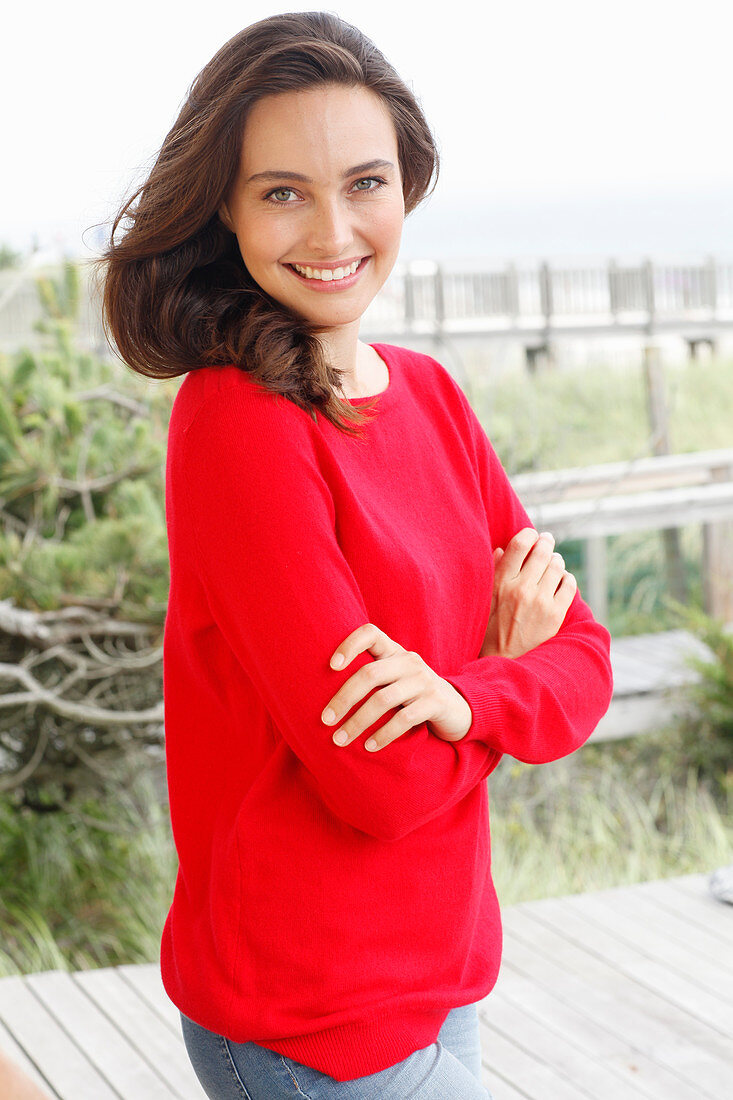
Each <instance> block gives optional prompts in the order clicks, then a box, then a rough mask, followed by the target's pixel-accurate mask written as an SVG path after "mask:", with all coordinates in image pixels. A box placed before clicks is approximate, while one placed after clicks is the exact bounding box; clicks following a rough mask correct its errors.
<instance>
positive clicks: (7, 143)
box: [0, 0, 733, 254]
mask: <svg viewBox="0 0 733 1100" xmlns="http://www.w3.org/2000/svg"><path fill="white" fill-rule="evenodd" d="M317 7H318V5H317V4H314V3H307V2H306V3H298V2H297V0H294V2H291V3H289V4H288V3H286V4H283V5H280V6H278V5H271V4H262V3H247V4H243V3H234V2H232V0H223V2H214V3H208V4H201V3H199V4H195V5H191V6H189V5H185V4H183V3H181V2H180V0H176V2H175V3H174V2H172V0H157V2H156V0H147V2H141V0H125V2H124V3H122V4H118V5H112V4H104V3H99V2H97V3H88V2H83V0H66V2H64V3H58V2H54V3H49V2H47V0H42V2H40V3H35V4H33V3H25V4H15V5H13V14H12V23H10V21H8V24H7V25H6V27H5V28H4V30H5V34H4V47H5V48H4V50H3V63H2V66H0V91H1V92H2V102H3V106H4V111H3V114H4V118H3V131H4V141H3V147H4V150H5V153H6V158H7V159H6V161H5V165H4V168H3V171H2V177H1V180H2V182H0V198H2V203H1V204H0V210H1V211H2V213H1V214H0V243H1V242H8V243H10V244H12V245H13V246H14V247H16V248H20V249H23V250H26V249H27V248H28V247H29V246H30V243H31V238H32V234H33V232H34V231H35V232H36V233H37V234H38V236H39V238H40V241H41V243H42V244H46V243H49V242H51V241H52V240H55V241H56V242H57V243H59V242H61V241H62V240H63V241H64V242H65V243H66V244H67V245H68V247H69V249H70V250H71V251H74V252H75V253H79V254H83V253H84V251H85V249H84V245H83V243H82V242H81V240H80V234H81V232H82V231H83V230H84V229H85V228H86V227H89V226H91V225H92V224H93V223H94V222H97V221H100V220H104V219H107V218H109V217H110V215H111V214H112V213H113V212H114V210H115V209H116V206H117V204H118V202H119V200H120V199H121V197H122V195H123V194H124V193H125V192H126V191H127V190H128V188H129V185H130V183H131V182H132V180H133V178H135V177H136V176H137V177H139V175H140V174H141V173H142V172H143V171H144V169H145V167H146V165H150V164H151V163H152V158H153V157H154V155H155V153H156V152H157V150H158V148H159V146H160V144H161V142H162V140H163V138H164V137H165V134H166V133H167V131H168V130H169V128H170V126H171V125H172V123H173V121H174V119H175V117H176V115H177V113H178V109H179V107H180V105H181V103H182V101H183V99H184V97H185V94H186V90H187V88H188V87H189V85H190V84H191V82H192V81H193V79H194V77H195V76H196V74H197V73H198V72H199V70H200V69H201V68H202V67H203V66H204V65H205V64H206V62H207V61H208V60H209V59H210V57H211V56H212V55H213V54H214V53H215V52H216V50H218V49H219V47H220V46H222V45H223V44H224V42H225V41H227V39H229V38H230V37H231V36H232V35H233V34H235V33H236V32H237V31H239V30H240V29H241V28H242V27H244V26H246V25H248V24H249V23H252V22H254V21H255V20H257V19H260V18H263V17H264V16H267V15H272V14H275V13H276V12H281V11H295V10H301V11H308V10H312V9H315V8H317ZM328 10H331V11H335V12H337V14H338V15H340V16H342V17H343V18H344V19H346V20H348V21H349V22H351V23H354V24H355V25H356V26H358V27H360V29H362V30H363V31H364V32H365V33H366V34H367V35H369V37H370V38H372V39H373V40H374V42H375V43H376V45H377V46H378V47H379V48H380V49H381V50H382V52H383V53H384V54H385V55H386V56H387V58H388V59H389V60H390V61H391V62H392V63H393V64H394V65H395V67H396V68H397V70H398V72H399V73H400V74H401V75H402V77H403V78H404V79H405V80H407V82H408V83H410V84H411V85H412V87H413V89H414V91H415V92H416V93H417V95H418V97H419V98H420V100H421V102H422V105H423V108H424V110H425V112H426V115H427V118H428V121H429V123H430V125H431V127H432V129H433V131H434V133H435V134H436V137H437V139H438V144H439V148H440V151H441V154H442V169H441V178H440V182H439V184H438V188H437V190H436V192H435V196H434V198H433V199H432V200H431V202H430V203H429V204H428V205H427V206H426V207H425V210H424V213H422V214H420V213H417V214H416V215H415V217H416V218H417V217H420V216H422V217H427V216H428V211H429V208H430V206H431V204H434V205H435V206H436V207H439V206H440V205H441V204H450V205H451V206H453V207H454V208H456V207H460V206H462V207H463V208H465V211H466V214H467V216H468V217H470V214H471V210H472V209H474V208H476V209H478V208H479V207H481V208H486V207H489V208H490V207H491V205H492V203H498V202H501V201H503V200H507V201H508V199H509V197H511V201H512V202H514V203H515V204H516V203H519V204H520V205H521V203H522V202H525V201H526V202H527V203H528V204H531V203H533V202H534V203H536V202H537V201H538V200H542V199H549V200H551V201H554V200H556V199H560V200H568V199H571V200H572V198H573V196H577V197H578V200H579V201H580V200H581V199H582V200H584V201H587V200H588V198H589V197H591V198H595V197H599V198H602V197H604V196H605V198H606V199H609V196H610V195H611V194H613V192H614V191H615V190H616V189H617V188H621V189H622V190H623V191H624V192H625V193H633V192H639V193H649V192H653V193H654V195H655V196H660V195H665V194H670V195H671V194H675V193H676V194H681V193H685V192H690V191H700V190H704V189H706V188H709V187H714V188H717V189H718V193H720V192H721V190H722V189H724V188H725V187H726V186H727V185H728V184H730V185H731V196H732V197H733V149H732V147H731V137H730V134H731V129H733V127H732V125H731V105H732V104H731V101H732V98H733V80H732V79H731V42H732V41H733V34H732V33H731V32H733V2H732V0H685V2H682V3H675V2H674V0H615V2H614V3H612V4H610V3H605V4H602V3H600V2H599V0H502V3H497V2H486V0H484V2H481V3H470V2H468V0H455V2H453V3H445V2H443V3H440V4H426V3H423V4H419V5H418V6H417V7H413V6H411V5H410V6H408V5H406V4H405V5H402V4H400V3H398V2H397V0H370V2H369V3H360V4H356V3H341V4H337V5H334V6H332V7H329V8H328ZM416 15H417V18H416ZM9 28H10V29H9ZM609 201H610V200H609ZM474 204H475V206H474ZM91 239H93V238H92V237H91V233H87V241H88V242H89V241H90V240H91ZM87 254H88V252H87Z"/></svg>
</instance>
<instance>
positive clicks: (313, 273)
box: [293, 260, 361, 283]
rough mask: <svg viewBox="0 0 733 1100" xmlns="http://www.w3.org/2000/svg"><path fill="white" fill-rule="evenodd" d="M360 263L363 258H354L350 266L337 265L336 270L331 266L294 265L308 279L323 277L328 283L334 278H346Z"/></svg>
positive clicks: (323, 280)
mask: <svg viewBox="0 0 733 1100" xmlns="http://www.w3.org/2000/svg"><path fill="white" fill-rule="evenodd" d="M360 263H361V260H354V262H353V264H349V266H348V267H337V268H336V269H335V270H334V271H332V270H331V268H323V269H321V268H318V267H301V266H300V264H293V267H294V268H295V270H296V271H297V272H298V273H299V274H300V275H304V276H305V277H306V279H321V280H322V282H324V283H328V282H332V281H333V280H334V279H344V278H345V277H346V276H347V275H353V274H354V272H355V271H356V269H357V267H358V266H359V264H360Z"/></svg>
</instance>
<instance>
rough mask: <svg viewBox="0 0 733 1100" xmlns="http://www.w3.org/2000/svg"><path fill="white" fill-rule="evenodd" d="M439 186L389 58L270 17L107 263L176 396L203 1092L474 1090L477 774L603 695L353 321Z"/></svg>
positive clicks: (178, 693) (483, 873) (470, 424)
mask: <svg viewBox="0 0 733 1100" xmlns="http://www.w3.org/2000/svg"><path fill="white" fill-rule="evenodd" d="M437 172H438V154H437V150H436V148H435V143H434V140H433V137H432V135H431V132H430V129H429V127H428V125H427V123H426V121H425V118H424V116H423V113H422V111H421V108H420V105H419V103H418V101H417V100H416V98H415V96H414V95H413V93H412V92H411V91H410V90H409V88H408V87H407V86H406V85H405V83H404V82H403V81H402V80H401V79H400V78H399V76H398V75H397V73H396V72H395V71H394V69H393V68H392V66H391V65H390V64H389V63H388V62H387V61H386V60H385V58H384V57H383V56H382V54H381V53H380V52H379V51H378V50H377V49H376V48H375V46H374V45H373V44H372V43H371V42H370V41H369V39H367V38H366V37H365V36H364V35H363V34H362V33H360V32H359V31H358V30H357V29H356V28H355V27H352V26H351V25H349V24H348V23H345V22H343V21H342V20H340V19H339V18H337V17H336V16H335V15H333V14H331V13H329V12H307V13H301V14H284V15H276V16H273V17H272V18H269V19H263V20H262V21H260V22H257V23H255V24H253V25H252V26H249V27H247V28H246V29H245V30H243V31H242V32H240V33H239V34H237V35H235V36H234V38H232V39H231V40H230V41H229V42H227V43H226V44H225V45H224V46H223V47H222V48H221V49H220V50H219V52H218V53H217V54H216V55H215V56H214V57H213V58H212V60H211V61H210V62H209V63H208V64H207V65H206V66H205V68H204V69H203V70H202V71H201V73H200V74H199V76H198V77H197V79H196V80H195V81H194V83H193V85H192V87H191V89H190V91H189V94H188V98H187V99H186V102H185V104H184V106H183V108H182V110H181V113H180V115H179V117H178V119H177V120H176V122H175V124H174V126H173V128H172V129H171V131H170V133H169V134H168V136H167V137H166V139H165V141H164V143H163V146H162V148H161V150H160V154H159V156H158V158H157V161H156V163H155V166H154V168H153V169H152V171H151V173H150V175H149V178H148V179H147V181H146V183H145V184H144V185H143V186H142V187H141V188H140V189H139V190H138V191H137V192H136V195H135V196H133V200H134V199H135V198H137V199H138V202H137V205H136V207H134V208H133V206H132V202H133V200H130V202H128V203H127V204H126V205H125V207H123V210H122V211H121V212H120V215H119V216H118V218H117V219H116V221H115V223H114V229H113V234H114V230H115V229H116V228H117V225H118V223H119V221H120V218H121V217H122V215H123V214H125V215H126V216H127V217H128V218H129V219H130V222H131V224H130V226H129V228H128V229H127V232H126V233H125V235H124V236H123V237H122V238H121V240H119V241H118V242H114V243H112V244H111V245H110V248H109V249H108V252H107V254H106V256H105V257H104V258H103V260H104V261H105V286H104V300H105V315H106V318H107V321H108V324H109V328H110V329H111V332H112V334H113V336H114V338H115V341H116V344H117V347H118V349H119V351H120V354H121V356H122V358H123V359H124V361H125V362H126V363H127V364H129V366H130V367H132V369H134V370H136V371H138V372H140V373H141V374H143V375H146V376H148V377H153V378H172V377H175V376H176V375H181V374H185V376H186V377H185V378H184V380H183V383H182V385H181V386H180V388H179V390H178V392H177V394H176V398H175V402H174V405H173V410H172V414H171V419H170V425H169V436H168V454H167V466H166V518H167V525H168V539H169V553H170V567H171V578H170V582H171V583H170V595H169V604H168V613H167V618H166V627H165V643H164V700H165V715H166V720H165V726H166V753H167V769H168V788H169V797H170V812H171V821H172V828H173V834H174V838H175V842H176V847H177V851H178V856H179V864H180V867H179V873H178V878H177V882H176V886H175V893H174V897H173V901H172V905H171V908H170V912H169V914H168V918H167V920H166V923H165V927H164V929H163V934H162V944H161V970H162V977H163V982H164V984H165V988H166V990H167V992H168V994H169V996H170V997H171V999H172V1001H173V1002H174V1004H175V1005H176V1006H177V1007H178V1008H179V1010H180V1013H181V1023H182V1029H183V1036H184V1040H185V1044H186V1048H187V1050H188V1053H189V1056H190V1058H191V1061H192V1063H193V1066H194V1068H195V1070H196V1073H197V1075H198V1077H199V1079H200V1081H201V1083H202V1086H203V1088H204V1089H205V1091H206V1094H207V1095H208V1096H209V1097H211V1098H212V1100H214V1098H216V1100H229V1098H234V1097H250V1098H252V1100H279V1098H280V1097H295V1096H299V1097H302V1096H307V1097H310V1098H312V1100H316V1098H318V1100H320V1098H322V1097H323V1098H325V1097H338V1098H347V1097H348V1098H349V1100H356V1098H359V1100H365V1098H374V1100H376V1098H379V1100H397V1098H399V1100H404V1098H407V1097H415V1098H421V1100H446V1098H448V1097H456V1098H458V1097H460V1098H463V1100H473V1098H476V1100H478V1098H484V1100H485V1098H486V1097H489V1093H488V1091H487V1089H486V1088H485V1087H484V1085H483V1084H482V1082H481V1056H480V1046H479V1036H478V1020H477V1012H476V1005H477V1003H478V1002H479V1001H481V999H482V998H484V997H485V996H486V995H487V994H488V993H489V992H490V990H491V988H492V986H493V985H494V983H495V981H496V977H497V973H498V970H499V962H500V955H501V925H500V914H499V906H498V902H497V898H496V893H495V891H494V887H493V884H492V879H491V869H490V847H489V814H488V793H487V784H486V782H485V781H486V778H487V776H488V775H489V774H490V773H491V771H492V770H493V769H494V768H495V767H496V765H497V764H498V762H499V760H500V758H501V756H502V754H503V753H508V754H510V755H512V756H514V757H516V758H517V759H519V760H523V761H528V762H532V763H542V762H543V761H549V760H554V759H556V758H558V757H561V756H563V755H566V754H568V753H570V752H572V751H573V750H575V749H576V748H577V747H578V746H579V745H581V744H582V743H583V742H584V741H585V740H586V739H587V738H588V736H589V735H590V733H591V732H592V730H593V729H594V727H595V725H596V724H597V722H598V720H599V719H600V718H601V716H602V715H603V713H604V712H605V710H606V708H607V706H608V703H609V701H610V696H611V673H610V664H609V636H608V632H607V631H606V630H605V628H604V627H603V626H601V625H600V624H598V623H597V622H596V621H595V620H594V619H593V616H592V615H591V612H590V610H589V608H588V606H587V605H586V604H585V603H584V602H583V600H582V599H581V597H580V595H579V593H578V591H577V585H576V584H575V581H574V578H573V577H572V576H571V575H570V574H569V573H567V571H565V570H564V563H563V561H562V559H561V558H560V556H559V555H558V554H556V553H553V545H554V544H553V539H552V536H551V535H546V534H543V535H539V534H538V532H537V531H536V530H534V528H533V527H532V525H531V524H530V522H529V519H528V517H527V513H526V512H525V510H524V509H523V507H522V505H521V503H520V502H519V500H518V499H517V497H516V495H515V493H514V492H513V490H512V488H511V486H510V484H509V481H508V479H507V476H506V474H505V472H504V470H503V469H502V466H501V464H500V462H499V460H498V458H497V456H496V454H495V452H494V450H493V448H492V446H491V444H490V442H489V440H488V438H487V437H486V434H485V432H484V431H483V428H482V427H481V425H480V423H479V421H478V420H477V418H476V416H475V414H474V413H473V411H472V409H471V407H470V405H469V403H468V401H467V399H466V397H465V396H464V394H463V392H462V390H461V389H460V387H459V386H458V385H457V383H456V382H454V380H453V379H452V378H451V376H450V374H449V373H448V372H447V371H446V370H445V368H444V367H443V366H441V364H440V363H438V362H437V361H436V360H435V359H434V358H432V357H431V356H429V355H426V354H423V353H418V352H415V351H411V350H409V349H406V348H402V347H398V346H396V345H392V344H384V343H375V344H367V343H364V342H363V341H361V340H359V337H358V332H359V322H360V319H361V317H362V315H363V313H364V311H365V310H366V308H367V306H368V305H369V304H370V302H372V301H373V299H374V297H375V295H376V294H377V293H378V291H379V290H380V288H381V287H382V286H383V285H384V283H385V281H386V280H387V278H388V276H389V274H390V272H391V270H392V268H393V266H394V263H395V261H396V259H397V256H398V253H399V248H400V239H401V231H402V226H403V222H404V218H405V216H406V215H407V214H409V213H411V212H412V211H413V210H414V209H415V208H416V206H417V205H418V203H420V202H421V200H422V199H423V198H424V197H425V196H426V195H427V194H428V193H429V187H430V184H431V181H432V180H433V177H435V178H437ZM433 185H434V184H433ZM486 1057H487V1061H488V1064H489V1065H490V1064H491V1051H487V1052H486Z"/></svg>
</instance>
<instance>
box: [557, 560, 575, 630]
mask: <svg viewBox="0 0 733 1100" xmlns="http://www.w3.org/2000/svg"><path fill="white" fill-rule="evenodd" d="M577 591H578V582H577V580H576V579H575V577H574V576H573V574H572V573H568V571H567V569H566V570H565V572H564V573H563V575H562V577H561V579H560V585H559V587H558V589H557V591H556V593H555V604H556V605H557V606H558V607H559V608H560V610H561V611H562V613H563V618H564V617H565V615H566V613H567V611H568V608H569V607H570V605H571V603H572V602H573V600H574V599H575V593H576V592H577Z"/></svg>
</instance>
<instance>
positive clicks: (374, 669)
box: [322, 623, 473, 752]
mask: <svg viewBox="0 0 733 1100" xmlns="http://www.w3.org/2000/svg"><path fill="white" fill-rule="evenodd" d="M367 652H368V653H371V654H372V656H373V657H375V658H376V660H374V661H372V662H371V663H370V664H366V665H363V666H362V667H361V668H359V669H357V671H356V672H355V673H354V675H353V676H351V677H350V678H349V679H348V680H346V682H345V683H343V684H342V685H341V687H340V688H339V690H338V691H337V692H336V694H335V695H334V696H333V698H332V699H331V700H330V702H329V703H327V704H326V708H324V715H325V710H326V709H328V708H330V709H331V710H332V711H333V712H334V714H335V717H334V719H333V720H332V721H330V722H326V724H327V725H335V724H336V723H338V722H340V721H341V718H342V717H343V716H344V715H345V714H348V713H349V711H350V710H351V709H352V707H353V706H355V705H356V703H358V702H359V700H360V699H363V698H364V696H365V695H369V692H373V694H371V695H369V698H368V699H367V700H366V702H365V703H364V705H363V706H361V707H359V709H358V710H357V711H355V712H354V714H352V715H351V717H350V718H348V719H347V721H346V722H343V723H342V724H341V725H339V726H338V730H337V732H338V731H339V730H344V731H345V733H346V740H345V741H344V744H345V745H349V744H351V742H352V741H354V740H355V739H356V738H357V737H358V736H359V735H360V734H361V733H363V732H364V730H365V729H367V728H368V727H369V726H371V725H373V724H374V722H376V721H378V719H380V718H381V717H382V716H383V715H384V714H386V713H387V711H389V710H392V709H393V708H394V707H401V708H402V709H401V710H399V711H398V712H397V714H395V715H394V717H393V718H390V720H389V722H387V723H386V725H384V726H382V727H381V729H379V730H377V731H376V733H373V734H372V735H371V737H370V738H369V740H368V741H367V742H366V743H365V745H364V748H366V749H369V750H370V751H371V752H375V751H377V750H378V749H381V748H384V746H385V745H389V744H390V742H392V741H396V740H397V738H398V737H401V736H402V734H403V733H406V732H407V730H409V729H412V727H413V726H419V725H420V723H421V722H427V723H428V725H429V726H430V730H431V732H432V733H434V734H435V735H436V736H437V737H439V738H440V739H441V740H442V741H460V740H461V738H462V737H465V735H466V734H467V733H468V731H469V729H470V727H471V723H472V721H473V714H472V712H471V708H470V707H469V705H468V703H467V701H466V700H465V699H464V698H463V696H462V695H461V694H460V692H458V691H456V689H455V688H454V687H453V685H452V684H449V683H448V681H447V680H444V679H443V678H442V676H438V674H437V672H434V671H433V670H432V668H430V666H429V665H427V664H426V663H425V661H423V659H422V657H421V656H420V654H419V653H413V652H411V651H410V650H407V649H404V648H403V647H402V646H401V645H400V644H399V642H395V641H393V640H392V638H390V637H389V636H388V635H387V634H385V633H384V631H383V630H380V629H379V627H377V626H375V625H374V624H373V623H364V625H363V626H359V627H357V628H356V630H354V631H352V633H351V634H349V636H348V637H347V638H345V639H344V641H343V642H342V643H341V645H340V646H339V647H338V649H337V650H336V652H335V653H334V655H333V656H332V657H331V662H330V663H331V668H346V666H347V665H348V664H350V662H351V661H353V659H354V657H356V656H357V654H359V653H367ZM337 654H342V655H343V658H344V660H343V661H342V663H341V664H340V665H336V664H335V663H334V659H335V658H336V656H337ZM380 685H381V686H380ZM374 688H377V689H378V690H376V691H374V690H373V689H374ZM322 717H323V716H322ZM326 717H327V716H325V717H323V720H324V721H326Z"/></svg>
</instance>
